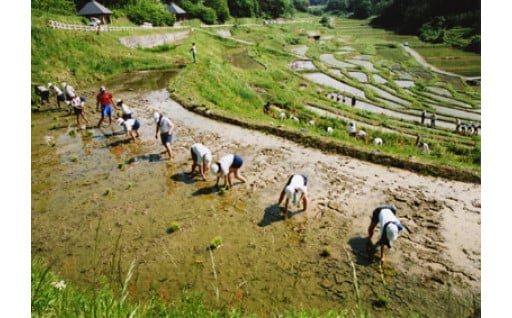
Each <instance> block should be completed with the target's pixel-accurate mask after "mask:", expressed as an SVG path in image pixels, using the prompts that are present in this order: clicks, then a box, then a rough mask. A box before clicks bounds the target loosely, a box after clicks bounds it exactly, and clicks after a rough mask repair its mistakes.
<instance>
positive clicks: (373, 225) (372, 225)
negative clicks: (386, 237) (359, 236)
mask: <svg viewBox="0 0 512 318" xmlns="http://www.w3.org/2000/svg"><path fill="white" fill-rule="evenodd" d="M377 224H378V222H373V221H372V222H371V223H370V226H369V227H368V240H371V239H372V236H373V231H374V230H375V227H376V226H377Z"/></svg>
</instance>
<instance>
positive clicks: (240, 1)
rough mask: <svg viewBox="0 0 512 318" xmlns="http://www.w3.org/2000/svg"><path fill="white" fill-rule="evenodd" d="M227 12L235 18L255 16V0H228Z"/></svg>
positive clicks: (257, 6)
mask: <svg viewBox="0 0 512 318" xmlns="http://www.w3.org/2000/svg"><path fill="white" fill-rule="evenodd" d="M228 7H229V12H230V13H231V15H232V16H234V17H237V18H243V17H247V18H248V17H255V16H256V14H257V12H258V11H259V3H258V2H257V1H256V0H228Z"/></svg>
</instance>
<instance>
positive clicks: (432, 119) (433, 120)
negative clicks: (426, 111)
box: [430, 113, 437, 128]
mask: <svg viewBox="0 0 512 318" xmlns="http://www.w3.org/2000/svg"><path fill="white" fill-rule="evenodd" d="M436 120H437V115H436V113H433V114H432V115H431V116H430V127H432V128H436Z"/></svg>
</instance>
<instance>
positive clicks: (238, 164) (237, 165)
mask: <svg viewBox="0 0 512 318" xmlns="http://www.w3.org/2000/svg"><path fill="white" fill-rule="evenodd" d="M243 163H244V161H243V160H242V157H240V156H237V155H235V157H234V158H233V163H232V164H231V167H230V168H233V169H239V168H240V167H241V166H242V164H243Z"/></svg>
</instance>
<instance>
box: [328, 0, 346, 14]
mask: <svg viewBox="0 0 512 318" xmlns="http://www.w3.org/2000/svg"><path fill="white" fill-rule="evenodd" d="M347 8H348V5H347V0H329V1H327V5H326V6H325V10H326V11H330V12H335V13H340V12H346V11H347Z"/></svg>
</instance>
